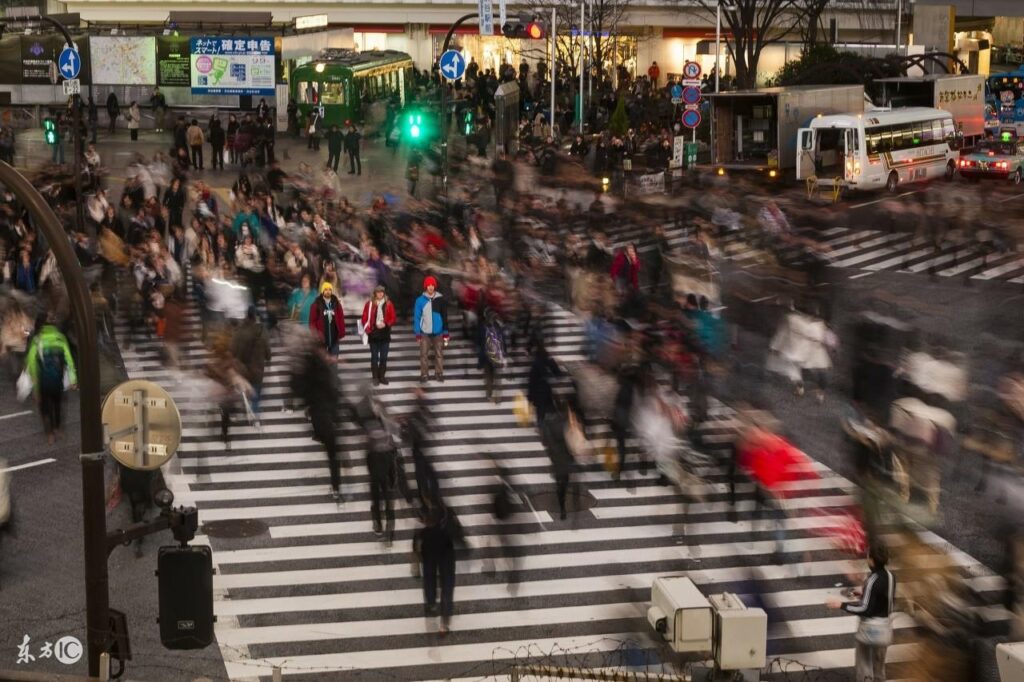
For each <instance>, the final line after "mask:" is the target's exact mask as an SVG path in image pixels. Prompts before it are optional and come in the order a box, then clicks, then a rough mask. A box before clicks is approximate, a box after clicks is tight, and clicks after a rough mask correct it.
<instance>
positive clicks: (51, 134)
mask: <svg viewBox="0 0 1024 682" xmlns="http://www.w3.org/2000/svg"><path fill="white" fill-rule="evenodd" d="M43 139H44V140H46V144H57V143H58V142H60V133H59V132H57V122H56V121H54V120H53V119H52V118H49V117H47V118H44V119H43Z"/></svg>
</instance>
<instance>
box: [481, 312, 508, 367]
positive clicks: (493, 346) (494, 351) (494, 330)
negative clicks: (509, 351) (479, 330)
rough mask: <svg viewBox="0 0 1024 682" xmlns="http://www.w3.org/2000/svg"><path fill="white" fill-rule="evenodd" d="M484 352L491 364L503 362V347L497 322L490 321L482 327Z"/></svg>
mask: <svg viewBox="0 0 1024 682" xmlns="http://www.w3.org/2000/svg"><path fill="white" fill-rule="evenodd" d="M484 352H485V353H487V359H488V360H490V361H491V364H493V365H501V364H503V363H504V362H505V348H504V344H503V343H502V339H501V328H500V327H499V326H498V323H497V322H491V323H490V324H488V325H487V326H486V327H485V329H484Z"/></svg>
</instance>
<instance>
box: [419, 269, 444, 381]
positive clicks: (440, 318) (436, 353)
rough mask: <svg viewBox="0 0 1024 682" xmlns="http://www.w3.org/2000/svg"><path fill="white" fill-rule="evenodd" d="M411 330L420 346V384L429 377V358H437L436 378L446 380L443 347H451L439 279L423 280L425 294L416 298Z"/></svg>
mask: <svg viewBox="0 0 1024 682" xmlns="http://www.w3.org/2000/svg"><path fill="white" fill-rule="evenodd" d="M412 331H413V333H414V334H415V335H416V343H418V344H419V346H420V383H426V382H427V379H428V378H429V375H430V371H429V363H430V357H431V355H433V357H434V377H435V378H436V379H437V380H438V381H440V382H442V383H444V349H445V348H446V347H447V346H448V339H449V336H448V301H447V300H446V299H445V298H444V296H442V295H441V292H439V291H438V290H437V279H435V278H434V277H433V276H431V275H427V277H425V278H424V279H423V293H422V294H420V295H419V297H418V298H417V299H416V306H415V308H414V309H413V315H412Z"/></svg>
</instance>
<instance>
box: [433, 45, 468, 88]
mask: <svg viewBox="0 0 1024 682" xmlns="http://www.w3.org/2000/svg"><path fill="white" fill-rule="evenodd" d="M439 63H440V67H441V75H442V76H444V77H445V78H447V79H448V80H450V81H457V80H459V79H460V78H462V76H463V74H465V73H466V60H465V59H463V58H462V55H461V54H460V53H459V52H458V50H448V51H447V52H445V53H444V54H443V55H441V60H440V62H439Z"/></svg>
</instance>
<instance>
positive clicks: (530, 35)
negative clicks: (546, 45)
mask: <svg viewBox="0 0 1024 682" xmlns="http://www.w3.org/2000/svg"><path fill="white" fill-rule="evenodd" d="M501 34H502V35H503V36H505V37H506V38H519V39H521V40H543V39H545V38H547V37H548V25H547V23H545V22H544V20H543V19H541V18H540V17H538V16H534V15H532V14H522V15H520V16H519V19H518V20H513V21H507V22H505V24H504V25H503V26H502V27H501Z"/></svg>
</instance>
